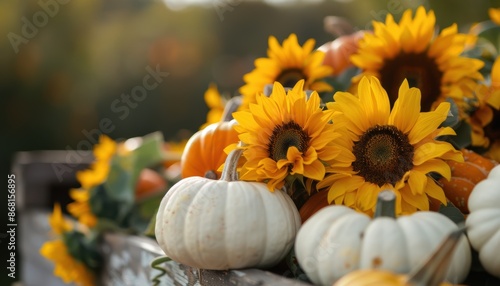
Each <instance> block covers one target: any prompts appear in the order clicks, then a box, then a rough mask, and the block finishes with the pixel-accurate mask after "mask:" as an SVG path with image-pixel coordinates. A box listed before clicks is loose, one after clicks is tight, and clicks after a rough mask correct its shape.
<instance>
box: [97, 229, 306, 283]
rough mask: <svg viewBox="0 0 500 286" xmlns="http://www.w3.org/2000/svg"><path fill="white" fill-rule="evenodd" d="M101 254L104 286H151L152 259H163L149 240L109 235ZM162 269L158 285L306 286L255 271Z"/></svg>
mask: <svg viewBox="0 0 500 286" xmlns="http://www.w3.org/2000/svg"><path fill="white" fill-rule="evenodd" d="M102 252H103V254H104V260H105V261H104V264H105V266H104V271H103V274H102V277H101V278H102V283H103V284H104V285H151V281H152V278H153V277H154V276H156V275H158V274H159V273H160V271H159V270H156V269H153V268H151V267H150V263H151V261H153V259H154V258H155V257H158V256H162V255H163V251H162V250H161V249H160V247H159V246H158V245H157V243H156V241H155V240H153V239H150V238H147V237H138V236H126V235H122V234H112V233H109V234H106V235H105V236H104V243H103V245H102ZM162 265H163V267H164V268H165V269H166V271H167V273H166V275H164V276H163V277H162V278H161V280H160V281H161V284H160V285H190V286H191V285H204V286H211V285H214V286H216V285H240V286H257V285H259V286H265V285H269V286H271V285H287V286H305V285H308V284H305V283H302V282H299V281H296V280H292V279H287V278H285V277H282V276H279V275H277V274H274V273H271V272H268V271H263V270H259V269H244V270H230V271H211V270H204V269H197V268H191V267H188V266H185V265H182V264H178V263H176V262H174V261H169V262H165V263H163V264H162Z"/></svg>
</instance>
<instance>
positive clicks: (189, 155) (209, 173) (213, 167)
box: [181, 120, 239, 179]
mask: <svg viewBox="0 0 500 286" xmlns="http://www.w3.org/2000/svg"><path fill="white" fill-rule="evenodd" d="M235 124H236V121H235V120H232V121H222V122H217V123H213V124H210V125H209V126H207V127H205V128H204V129H202V130H200V131H198V132H196V133H195V134H193V136H191V138H189V140H188V142H187V143H186V147H185V148H184V151H183V152H182V156H181V177H182V178H187V177H192V176H200V177H207V178H212V179H219V178H220V176H221V172H219V171H217V169H219V167H220V166H221V165H222V164H223V163H224V161H225V160H226V157H227V154H226V153H224V148H226V147H227V146H228V145H230V144H233V143H238V142H239V139H238V133H237V132H236V130H234V128H233V126H234V125H235Z"/></svg>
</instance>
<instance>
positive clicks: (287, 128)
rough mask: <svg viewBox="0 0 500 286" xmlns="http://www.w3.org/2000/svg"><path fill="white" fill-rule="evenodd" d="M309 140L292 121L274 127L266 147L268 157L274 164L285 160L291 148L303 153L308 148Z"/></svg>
mask: <svg viewBox="0 0 500 286" xmlns="http://www.w3.org/2000/svg"><path fill="white" fill-rule="evenodd" d="M309 139H310V137H309V136H308V135H307V133H306V132H304V130H302V127H300V125H298V124H297V123H295V122H294V121H290V122H288V123H285V124H283V125H279V126H276V127H274V130H273V135H271V138H270V140H269V144H268V145H267V149H268V151H269V156H270V157H271V158H272V159H273V160H274V161H276V162H278V161H279V160H280V159H286V153H287V152H288V148H290V147H292V146H295V147H296V148H297V149H298V150H299V151H300V152H305V151H306V150H307V148H308V147H309Z"/></svg>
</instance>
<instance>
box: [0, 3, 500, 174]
mask: <svg viewBox="0 0 500 286" xmlns="http://www.w3.org/2000/svg"><path fill="white" fill-rule="evenodd" d="M191 2H194V3H201V4H199V5H187V4H186V3H191ZM494 2H496V3H494ZM498 2H499V1H452V0H447V1H424V0H389V1H371V0H352V1H349V0H342V1H269V2H261V1H238V0H218V1H193V0H191V1H182V0H165V1H160V0H157V1H153V0H121V1H118V0H108V1H98V0H59V2H58V1H57V0H33V1H28V0H24V1H16V0H2V1H1V2H0V30H1V31H0V35H3V37H2V39H1V40H0V48H1V51H2V52H1V53H0V92H1V96H0V101H1V103H0V106H1V108H2V110H1V112H0V114H1V115H0V116H2V117H3V118H2V123H3V124H1V125H0V126H1V127H0V128H1V129H2V130H1V136H2V137H3V139H4V140H2V141H3V143H2V148H1V157H0V158H1V162H2V164H3V166H2V167H3V168H8V167H9V166H10V164H11V160H12V154H13V153H14V152H16V151H21V150H22V151H26V150H42V149H43V150H53V149H58V150H64V149H71V150H74V149H77V148H83V149H85V148H87V147H88V146H89V145H88V144H84V143H82V141H89V139H88V138H89V137H86V136H85V133H86V131H87V132H90V134H96V133H97V131H98V130H100V131H106V130H103V128H102V127H100V124H103V123H102V120H103V119H104V120H105V121H106V123H107V127H106V128H104V129H107V131H108V132H109V133H108V134H109V136H111V137H112V138H115V139H118V138H128V137H133V136H141V135H145V134H147V133H150V132H153V131H157V130H160V131H162V132H163V134H164V135H165V138H166V139H167V140H175V139H176V136H177V134H178V132H179V130H183V129H186V130H189V131H191V132H193V131H196V130H197V129H198V128H199V126H200V125H201V124H203V123H204V122H205V116H206V112H207V110H208V109H207V107H206V105H205V103H204V101H203V93H204V91H205V90H206V88H207V87H208V85H209V83H210V82H215V83H216V84H217V85H218V86H219V90H220V91H222V92H227V93H228V94H231V95H234V94H236V91H237V89H238V87H240V86H241V85H242V84H243V81H242V76H243V74H245V73H247V72H249V71H250V70H251V69H252V68H253V60H254V59H255V58H257V57H261V56H265V55H266V49H267V38H268V36H269V35H275V36H276V37H277V38H278V40H279V41H282V40H283V39H284V38H285V37H287V36H288V35H289V34H290V33H296V34H297V35H298V37H299V41H300V43H303V42H304V41H305V40H307V39H308V38H315V39H316V41H317V46H319V45H321V44H322V43H324V42H326V41H329V40H331V39H332V38H333V37H332V35H330V34H329V33H327V32H326V31H325V30H324V29H323V18H324V17H325V16H328V15H337V16H343V17H347V18H348V19H349V20H350V21H351V23H352V24H353V25H354V26H355V27H357V28H359V29H364V28H365V27H368V25H369V23H370V21H371V20H374V19H375V20H382V19H383V18H384V15H385V14H386V13H387V12H389V11H391V10H392V11H402V9H403V7H404V8H415V7H417V6H418V5H419V4H423V5H425V6H427V7H429V8H432V9H434V10H435V12H436V15H437V21H438V24H439V25H440V26H441V27H445V26H448V25H450V24H451V23H453V22H457V23H458V24H459V25H460V27H462V26H463V27H466V25H469V24H470V23H472V22H475V21H481V20H484V19H487V17H488V16H487V9H488V7H491V6H493V7H497V6H500V5H499V3H498ZM269 3H271V4H269ZM44 15H45V16H44ZM395 16H396V17H398V15H397V14H396V15H395ZM146 67H150V68H152V69H155V68H158V69H159V70H161V71H162V72H165V73H168V74H169V75H168V76H167V77H165V78H164V80H163V81H162V82H161V83H159V85H158V86H157V87H155V88H153V89H151V90H148V91H147V94H145V95H144V96H142V98H141V99H142V100H141V101H134V100H133V99H131V102H128V103H127V101H126V100H124V98H123V96H125V95H126V94H129V95H130V93H131V91H132V90H133V89H134V87H136V86H142V85H143V83H142V80H143V78H144V77H145V76H146V75H147V74H148V71H147V69H146ZM122 94H124V95H122ZM125 109H127V110H125ZM106 118H107V119H106ZM108 119H109V120H108ZM106 123H104V124H105V125H106ZM110 126H111V127H110ZM111 129H112V131H110V130H111Z"/></svg>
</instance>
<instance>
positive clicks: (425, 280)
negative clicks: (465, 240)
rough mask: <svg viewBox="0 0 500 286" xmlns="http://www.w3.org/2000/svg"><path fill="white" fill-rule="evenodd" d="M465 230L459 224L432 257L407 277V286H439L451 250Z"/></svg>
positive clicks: (451, 252) (450, 255)
mask: <svg viewBox="0 0 500 286" xmlns="http://www.w3.org/2000/svg"><path fill="white" fill-rule="evenodd" d="M465 229H466V226H465V225H464V224H461V225H459V227H458V229H456V230H455V231H453V232H451V233H450V234H449V235H448V237H446V238H445V239H444V240H443V241H442V242H441V244H440V245H438V247H437V248H436V250H435V251H434V252H433V253H432V255H431V256H429V258H428V259H427V260H426V261H425V262H424V263H423V264H422V265H421V266H420V267H417V268H416V269H415V270H414V271H412V272H411V273H410V275H408V279H407V281H406V282H407V284H408V285H412V286H426V285H427V286H437V285H440V284H441V283H442V282H443V281H444V280H445V276H446V273H447V271H448V267H449V264H450V261H451V259H452V256H453V250H454V249H455V246H456V245H457V244H458V242H459V241H460V238H461V236H462V233H463V232H464V231H465Z"/></svg>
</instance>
